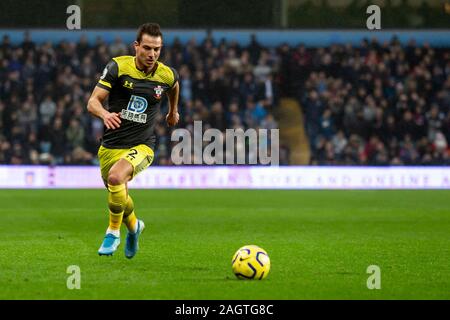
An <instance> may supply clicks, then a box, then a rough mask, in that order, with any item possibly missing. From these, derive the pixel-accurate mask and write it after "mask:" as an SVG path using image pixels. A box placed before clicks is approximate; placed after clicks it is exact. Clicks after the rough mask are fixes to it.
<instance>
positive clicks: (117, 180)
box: [108, 172, 125, 186]
mask: <svg viewBox="0 0 450 320" xmlns="http://www.w3.org/2000/svg"><path fill="white" fill-rule="evenodd" d="M123 180H124V179H122V178H121V177H120V175H118V174H116V173H114V172H112V173H110V174H109V175H108V184H109V185H112V186H118V185H120V184H123V183H125V181H123Z"/></svg>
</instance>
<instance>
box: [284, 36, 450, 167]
mask: <svg viewBox="0 0 450 320" xmlns="http://www.w3.org/2000/svg"><path fill="white" fill-rule="evenodd" d="M284 50H285V51H289V49H288V48H285V49H284ZM287 63H288V65H287V66H285V68H289V69H290V70H292V71H291V74H290V76H291V77H292V78H293V79H297V81H296V82H293V84H292V86H291V87H290V88H288V89H290V90H291V91H293V92H295V93H297V94H298V95H297V97H298V99H299V100H300V101H301V104H302V106H303V109H304V112H305V118H306V129H307V133H308V136H309V138H310V143H311V149H312V154H313V157H312V164H319V165H379V166H382V165H449V164H450V149H449V145H448V143H449V141H450V50H449V49H448V48H440V49H438V48H431V47H430V46H428V45H423V46H418V45H416V43H415V42H414V41H410V42H409V43H408V44H407V45H406V46H404V47H402V46H401V45H400V43H399V41H398V40H397V39H395V38H394V39H392V40H391V41H390V42H387V43H383V44H381V43H379V42H378V41H376V40H371V41H368V40H365V41H363V42H362V43H361V46H359V47H352V46H349V45H347V46H338V45H334V46H331V47H329V48H317V49H312V50H310V49H306V48H305V47H303V46H299V47H298V48H297V49H296V50H295V51H294V52H293V53H292V54H290V59H289V60H288V62H287Z"/></svg>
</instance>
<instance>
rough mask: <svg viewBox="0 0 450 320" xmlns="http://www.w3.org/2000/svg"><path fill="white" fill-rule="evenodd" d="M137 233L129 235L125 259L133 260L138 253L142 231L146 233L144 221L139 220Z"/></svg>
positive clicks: (129, 233)
mask: <svg viewBox="0 0 450 320" xmlns="http://www.w3.org/2000/svg"><path fill="white" fill-rule="evenodd" d="M136 223H137V231H136V233H131V232H130V231H128V233H127V242H126V243H125V257H127V258H128V259H131V258H133V257H134V256H135V254H136V252H137V251H138V250H139V236H140V235H141V233H142V231H144V228H145V224H144V221H142V220H138V221H137V222H136Z"/></svg>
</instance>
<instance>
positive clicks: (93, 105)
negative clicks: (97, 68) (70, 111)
mask: <svg viewBox="0 0 450 320" xmlns="http://www.w3.org/2000/svg"><path fill="white" fill-rule="evenodd" d="M118 73H119V67H118V65H117V62H116V61H114V60H111V61H110V62H109V63H108V65H107V66H106V67H105V69H104V70H103V74H102V76H101V77H100V80H99V82H98V83H97V86H96V87H95V89H94V91H93V92H92V95H91V97H90V98H89V101H88V106H87V109H88V111H89V113H91V114H92V115H94V116H96V117H98V118H100V119H102V120H103V123H104V124H105V126H106V128H108V129H117V128H119V127H120V123H121V121H120V116H119V114H118V113H117V112H109V111H108V110H106V109H105V108H103V104H104V102H105V101H106V99H108V96H109V91H110V90H111V89H112V87H113V85H114V84H115V82H116V80H117V77H118Z"/></svg>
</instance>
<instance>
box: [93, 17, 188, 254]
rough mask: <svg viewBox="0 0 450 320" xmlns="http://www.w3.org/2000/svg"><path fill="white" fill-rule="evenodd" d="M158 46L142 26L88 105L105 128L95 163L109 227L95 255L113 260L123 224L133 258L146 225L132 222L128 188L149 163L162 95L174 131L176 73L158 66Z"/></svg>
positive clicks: (153, 28) (153, 33)
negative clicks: (104, 194) (102, 185)
mask: <svg viewBox="0 0 450 320" xmlns="http://www.w3.org/2000/svg"><path fill="white" fill-rule="evenodd" d="M162 46H163V36H162V33H161V30H160V27H159V25H158V24H156V23H145V24H143V25H141V26H140V27H139V30H138V33H137V37H136V41H135V42H134V48H135V50H136V55H135V56H134V57H133V56H121V57H115V58H113V59H112V60H111V61H110V62H109V63H108V64H107V65H106V68H105V69H104V71H103V74H102V76H101V77H100V80H99V82H98V83H97V86H96V87H95V89H94V91H93V92H92V95H91V97H90V99H89V102H88V106H87V108H88V111H89V112H90V113H91V114H92V115H94V116H96V117H98V118H100V119H101V120H103V123H104V126H105V132H104V134H103V138H102V143H101V146H100V148H99V150H98V158H99V161H100V170H101V175H102V179H103V181H104V183H105V186H106V187H107V188H108V192H109V194H108V207H109V226H108V229H107V230H106V235H105V237H104V239H103V243H102V245H101V246H100V248H99V250H98V254H99V255H112V254H113V253H114V252H115V251H116V250H117V247H118V246H119V244H120V226H121V224H122V223H124V224H125V225H126V227H127V229H128V233H127V237H126V244H125V256H126V257H127V258H129V259H131V258H133V257H134V256H135V254H136V252H137V250H138V239H139V235H140V234H141V233H142V231H143V230H144V227H145V225H144V222H143V221H142V220H138V219H137V218H136V214H135V212H134V204H133V200H132V198H131V197H130V195H129V194H128V187H127V183H128V181H130V180H131V179H133V177H134V176H135V175H136V174H138V173H140V172H142V171H143V170H144V169H145V168H147V167H148V166H149V165H150V164H151V163H152V161H153V157H154V153H153V150H154V144H155V134H154V127H155V121H156V117H157V114H158V113H159V105H160V101H161V99H162V97H163V94H167V96H168V101H169V112H168V114H167V115H166V122H167V124H168V125H169V126H174V125H176V124H177V123H178V120H179V114H178V95H179V84H178V73H177V72H176V71H175V70H174V69H172V68H170V67H168V66H166V65H164V64H163V63H161V62H159V61H158V58H159V55H160V53H161V48H162ZM107 99H108V108H107V109H105V108H104V107H103V104H104V102H105V101H106V100H107Z"/></svg>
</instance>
